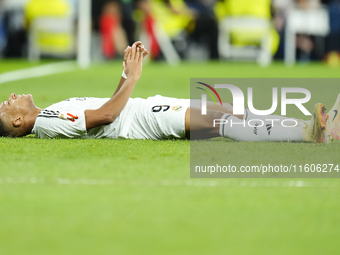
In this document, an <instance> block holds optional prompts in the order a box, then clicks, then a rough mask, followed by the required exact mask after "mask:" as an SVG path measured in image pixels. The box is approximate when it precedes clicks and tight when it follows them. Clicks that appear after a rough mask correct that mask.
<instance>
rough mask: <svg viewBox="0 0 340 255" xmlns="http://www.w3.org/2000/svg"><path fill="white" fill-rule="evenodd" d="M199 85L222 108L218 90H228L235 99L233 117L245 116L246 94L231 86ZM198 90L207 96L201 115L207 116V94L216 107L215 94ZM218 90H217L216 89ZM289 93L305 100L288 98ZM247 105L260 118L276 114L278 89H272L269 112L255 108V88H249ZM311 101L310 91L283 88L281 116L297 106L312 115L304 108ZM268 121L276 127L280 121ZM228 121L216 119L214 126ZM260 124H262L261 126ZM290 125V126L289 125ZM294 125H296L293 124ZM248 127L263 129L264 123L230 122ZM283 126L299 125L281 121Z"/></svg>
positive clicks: (202, 104)
mask: <svg viewBox="0 0 340 255" xmlns="http://www.w3.org/2000/svg"><path fill="white" fill-rule="evenodd" d="M197 83H198V84H201V85H203V86H205V87H206V88H208V89H210V90H211V91H212V92H213V93H214V94H215V95H216V96H217V98H218V100H219V102H220V104H221V106H222V105H223V103H222V100H221V97H220V95H219V94H218V93H217V91H216V89H228V90H229V91H230V92H231V94H232V98H233V115H243V114H244V113H245V109H244V102H245V98H244V94H243V92H242V90H241V89H240V88H239V87H237V86H235V85H231V84H215V86H214V87H212V86H210V85H208V84H206V83H202V82H197ZM196 88H197V89H201V90H203V91H204V92H206V93H205V94H202V95H201V114H202V115H206V114H207V94H208V95H209V96H210V97H211V98H212V99H213V101H214V103H215V105H216V104H217V103H216V100H215V98H214V96H213V94H212V93H211V92H210V91H209V90H208V89H206V88H202V87H196ZM215 88H216V89H215ZM288 93H300V94H302V95H304V97H303V98H298V99H292V98H287V94H288ZM247 99H248V100H247V103H248V109H249V111H250V112H251V113H253V114H254V115H259V116H264V115H270V114H272V113H274V112H275V110H276V109H277V106H278V88H277V87H273V88H272V106H271V107H270V108H269V109H267V110H257V109H255V107H254V104H253V88H252V87H248V88H247ZM310 99H311V93H310V91H309V90H308V89H305V88H297V87H293V88H291V87H282V88H281V115H283V116H285V115H286V114H287V105H295V106H296V107H297V108H298V109H299V110H300V111H301V112H302V113H303V114H304V115H305V116H309V115H312V114H311V113H310V112H309V111H308V110H307V109H306V108H305V107H304V106H303V104H304V103H307V102H308V101H309V100H310ZM266 121H268V122H271V124H272V125H274V122H275V121H279V120H278V119H270V118H268V119H266ZM227 123H228V120H226V119H214V122H213V126H214V127H215V125H221V124H227ZM259 123H260V124H259ZM287 123H289V125H288V124H287ZM292 123H294V124H292ZM246 124H247V125H248V126H250V127H262V126H263V125H264V121H263V120H261V119H250V120H248V121H247V122H246V121H245V120H243V121H238V122H232V120H231V121H230V125H231V126H232V125H243V126H245V125H246ZM281 125H282V126H283V127H295V126H297V125H298V123H297V121H296V120H295V119H285V120H283V121H281Z"/></svg>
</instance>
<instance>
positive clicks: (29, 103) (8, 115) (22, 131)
mask: <svg viewBox="0 0 340 255" xmlns="http://www.w3.org/2000/svg"><path fill="white" fill-rule="evenodd" d="M37 109H38V108H37V107H36V106H35V104H34V102H33V97H32V95H30V94H29V95H16V94H14V93H12V94H11V95H10V96H9V98H8V100H7V101H3V102H2V103H1V104H0V136H5V137H8V136H9V137H19V136H24V135H27V134H28V133H29V132H30V131H31V129H32V124H34V114H33V113H34V112H37ZM32 121H33V123H32Z"/></svg>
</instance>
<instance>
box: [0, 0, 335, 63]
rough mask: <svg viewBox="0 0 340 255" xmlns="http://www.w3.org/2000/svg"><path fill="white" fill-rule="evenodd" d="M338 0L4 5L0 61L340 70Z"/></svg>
mask: <svg viewBox="0 0 340 255" xmlns="http://www.w3.org/2000/svg"><path fill="white" fill-rule="evenodd" d="M339 6H340V3H339V0H123V1H120V0H111V1H110V0H95V1H91V0H0V58H1V59H6V58H26V59H29V60H30V61H37V60H39V59H41V58H51V57H53V58H58V59H75V58H77V59H78V63H79V65H81V66H82V67H86V66H88V65H89V64H90V62H100V61H107V60H112V59H119V58H121V57H122V54H123V50H124V49H125V47H126V45H127V44H130V45H131V44H132V43H133V42H134V41H136V40H142V41H143V42H144V43H145V45H146V47H147V48H149V49H150V50H151V55H150V60H153V61H163V60H164V61H166V62H168V63H169V64H178V63H179V62H180V61H181V60H189V61H207V60H221V61H238V60H239V61H240V60H241V61H256V62H257V63H259V64H260V65H264V66H266V65H269V64H270V63H272V60H279V61H285V63H286V64H287V65H292V64H294V63H295V61H299V62H310V61H326V62H327V63H328V64H330V65H331V66H337V65H339V62H340V60H339V56H340V55H339V51H340V39H339V38H340V7H339Z"/></svg>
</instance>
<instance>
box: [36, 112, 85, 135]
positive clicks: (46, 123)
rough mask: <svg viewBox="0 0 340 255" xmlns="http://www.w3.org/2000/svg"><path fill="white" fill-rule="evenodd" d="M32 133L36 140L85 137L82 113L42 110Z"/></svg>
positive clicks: (83, 115)
mask: <svg viewBox="0 0 340 255" xmlns="http://www.w3.org/2000/svg"><path fill="white" fill-rule="evenodd" d="M32 133H33V134H35V135H36V136H37V137H38V138H83V137H84V136H86V135H87V131H86V121H85V113H84V111H69V112H59V111H51V110H43V111H42V112H40V114H39V115H38V117H37V119H36V121H35V124H34V127H33V130H32Z"/></svg>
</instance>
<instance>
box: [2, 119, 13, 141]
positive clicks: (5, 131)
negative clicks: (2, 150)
mask: <svg viewBox="0 0 340 255" xmlns="http://www.w3.org/2000/svg"><path fill="white" fill-rule="evenodd" d="M8 136H11V134H10V133H9V132H8V130H7V128H6V127H5V125H4V123H3V122H2V121H1V119H0V137H8Z"/></svg>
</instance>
